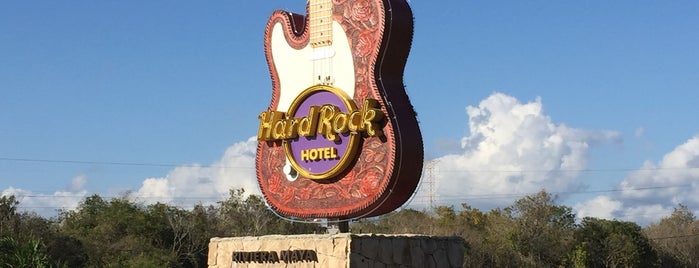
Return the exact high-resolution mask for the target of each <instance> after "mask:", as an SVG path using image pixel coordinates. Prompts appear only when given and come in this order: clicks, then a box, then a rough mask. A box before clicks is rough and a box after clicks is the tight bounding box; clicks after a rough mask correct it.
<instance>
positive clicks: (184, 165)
mask: <svg viewBox="0 0 699 268" xmlns="http://www.w3.org/2000/svg"><path fill="white" fill-rule="evenodd" d="M0 161H11V162H33V163H57V164H80V165H107V166H145V167H205V168H237V169H253V168H254V167H244V166H224V165H199V164H167V163H144V162H114V161H84V160H55V159H36V158H12V157H0Z"/></svg>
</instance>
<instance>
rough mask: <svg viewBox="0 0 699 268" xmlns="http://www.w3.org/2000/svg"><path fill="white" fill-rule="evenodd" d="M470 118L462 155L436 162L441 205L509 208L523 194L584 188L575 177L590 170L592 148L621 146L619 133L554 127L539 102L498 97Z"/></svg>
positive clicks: (470, 112)
mask: <svg viewBox="0 0 699 268" xmlns="http://www.w3.org/2000/svg"><path fill="white" fill-rule="evenodd" d="M466 114H467V116H468V127H469V129H470V134H469V136H467V137H464V138H463V139H462V140H461V151H460V152H459V153H454V154H449V155H446V156H443V157H440V158H437V159H435V160H434V161H435V163H436V164H435V166H436V168H435V169H436V170H438V172H437V174H436V175H435V177H436V194H437V196H438V199H439V200H441V201H442V202H443V201H446V202H451V203H452V204H459V203H463V202H466V203H469V204H470V205H472V206H475V207H480V208H486V209H487V208H492V207H495V206H503V205H509V204H511V203H512V202H513V201H514V200H515V199H517V198H520V197H521V195H518V194H529V193H535V192H537V191H540V190H542V189H544V190H547V191H549V192H560V191H572V190H576V189H579V188H580V187H581V186H582V185H581V184H580V183H579V182H578V181H576V178H577V177H578V175H579V173H580V171H581V170H584V169H585V168H586V167H587V160H588V151H589V150H590V147H591V146H595V145H598V144H601V143H609V142H621V135H620V134H619V133H618V132H615V131H593V130H584V129H576V128H571V127H568V126H566V125H565V124H556V123H554V122H553V120H552V119H551V118H550V117H549V116H547V115H546V114H544V111H543V105H542V103H541V99H539V98H537V99H536V100H534V101H532V102H528V103H521V102H520V101H518V100H517V99H516V98H514V97H512V96H508V95H505V94H501V93H494V94H492V95H491V96H489V97H488V98H486V99H485V100H483V101H481V102H480V104H479V105H478V106H468V107H467V108H466Z"/></svg>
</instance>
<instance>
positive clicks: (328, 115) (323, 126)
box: [318, 104, 340, 141]
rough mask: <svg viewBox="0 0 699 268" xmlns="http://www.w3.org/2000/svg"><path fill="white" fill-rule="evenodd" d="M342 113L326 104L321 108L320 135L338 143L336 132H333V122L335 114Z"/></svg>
mask: <svg viewBox="0 0 699 268" xmlns="http://www.w3.org/2000/svg"><path fill="white" fill-rule="evenodd" d="M338 112H340V111H339V109H338V108H337V107H335V106H334V105H330V104H326V105H323V107H321V108H320V125H318V134H322V135H323V136H325V138H327V139H328V140H331V141H336V140H338V139H339V137H338V136H337V135H335V132H333V126H332V120H333V117H335V113H338Z"/></svg>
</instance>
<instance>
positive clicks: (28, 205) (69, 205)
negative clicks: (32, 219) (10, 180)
mask: <svg viewBox="0 0 699 268" xmlns="http://www.w3.org/2000/svg"><path fill="white" fill-rule="evenodd" d="M86 184H87V177H85V176H77V177H75V178H73V179H72V180H71V182H70V185H68V187H67V189H66V190H61V191H56V192H54V193H52V194H43V193H35V192H32V191H29V190H24V189H19V188H14V187H9V188H7V189H5V190H3V191H2V193H0V196H9V195H14V196H15V197H16V198H17V201H19V202H20V203H19V208H20V209H23V210H27V211H34V212H36V213H37V214H39V215H41V216H44V217H53V216H56V215H57V212H58V210H71V209H75V208H76V207H77V206H78V204H79V203H80V201H82V200H83V199H84V198H85V197H87V195H88V192H87V190H86V189H85V185H86Z"/></svg>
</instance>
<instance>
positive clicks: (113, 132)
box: [0, 0, 699, 223]
mask: <svg viewBox="0 0 699 268" xmlns="http://www.w3.org/2000/svg"><path fill="white" fill-rule="evenodd" d="M411 5H412V8H413V12H414V15H415V36H414V42H413V48H412V51H411V54H410V57H409V59H408V65H407V67H406V73H405V78H404V80H405V84H406V85H407V91H408V93H409V94H410V96H411V98H412V102H413V105H414V106H415V109H416V110H417V112H418V114H419V120H420V123H421V128H422V132H423V139H424V141H425V151H426V157H427V159H428V160H431V161H435V163H437V164H436V168H435V170H434V171H435V172H434V173H433V174H434V175H433V176H432V177H433V178H434V179H435V180H437V181H436V185H437V188H436V189H434V190H433V191H434V192H435V194H436V195H437V197H436V200H437V202H438V203H439V204H456V205H457V207H458V204H460V203H462V202H468V203H472V204H476V205H477V206H479V207H482V208H490V207H495V206H504V205H508V204H509V203H510V202H511V201H512V200H513V199H514V198H518V197H520V196H521V195H523V194H527V193H531V192H535V191H537V190H538V189H547V190H549V191H551V192H554V193H559V197H560V200H561V202H563V203H564V204H566V205H570V206H573V207H575V208H576V211H578V213H579V214H580V215H592V216H599V217H606V218H619V219H626V220H634V221H637V222H639V223H648V222H652V221H653V220H655V219H657V218H658V217H662V216H665V215H667V214H668V213H669V212H671V211H672V207H673V206H674V205H676V203H678V202H681V203H684V204H685V205H688V206H689V208H690V209H692V210H694V211H699V199H697V198H693V197H692V196H695V195H696V196H699V182H697V181H699V160H698V159H699V145H697V144H695V143H696V142H695V140H699V124H697V120H696V114H698V112H699V108H698V107H697V104H699V90H697V87H699V53H697V49H696V48H697V47H699V34H697V33H699V2H696V1H663V2H661V1H613V2H609V1H526V2H522V1H439V2H435V1H425V0H413V1H411ZM304 6H305V3H304V1H289V0H274V1H272V0H265V1H211V2H207V3H198V2H197V3H195V2H184V1H148V2H143V1H102V2H95V1H71V3H70V4H67V3H60V2H52V1H38V2H37V1H31V2H26V1H24V2H5V3H2V4H0V191H3V193H13V194H16V195H18V196H21V197H23V199H22V200H23V204H24V206H25V207H26V208H27V209H34V210H39V209H53V208H55V207H65V208H71V207H74V206H75V204H76V202H77V201H79V200H80V199H81V198H83V197H84V196H86V195H89V194H92V193H98V194H102V195H105V196H119V195H123V194H125V193H127V192H131V194H132V195H133V196H135V198H141V199H140V200H142V201H144V202H153V201H164V202H171V203H174V204H180V205H183V206H186V205H188V204H191V203H192V202H200V201H201V202H213V201H215V200H217V198H222V197H225V194H226V192H227V189H226V188H229V187H248V188H250V189H249V192H256V191H257V190H256V189H254V186H255V185H254V183H252V182H254V181H253V179H254V164H252V163H254V161H251V157H252V156H254V151H251V149H250V148H251V147H252V148H253V149H254V141H251V140H249V138H250V137H252V136H254V135H255V134H256V131H257V115H258V114H259V112H261V111H262V110H264V109H265V108H266V107H267V105H268V104H269V98H270V95H271V82H270V79H269V72H268V70H267V65H266V62H265V59H264V54H263V47H262V36H263V31H264V26H265V24H266V23H267V19H268V17H269V15H270V14H271V12H272V11H273V10H275V9H286V10H292V11H296V12H304ZM467 107H470V108H468V109H467ZM467 110H469V112H468V113H467ZM532 122H533V123H532ZM552 137H556V138H555V139H558V140H560V143H552V144H554V145H552V146H550V147H546V148H543V147H542V146H543V145H542V144H549V143H547V142H548V141H552V140H555V139H553V138H552ZM524 144H532V145H531V146H529V147H526V146H525V147H522V146H524ZM555 144H558V145H555ZM551 163H553V164H551ZM561 163H564V164H561ZM651 173H653V174H651ZM251 181H252V182H251ZM197 185H198V186H197ZM455 185H458V186H459V187H454V186H455ZM641 188H642V189H646V188H652V189H650V190H639V189H641ZM192 189H194V190H192ZM622 189H626V190H622ZM421 190H422V191H423V192H422V193H421V194H418V195H417V197H416V198H415V199H414V200H413V203H412V204H411V205H412V206H416V207H420V206H424V205H425V204H426V201H425V200H426V198H424V196H425V195H426V193H425V191H426V188H424V187H423V188H422V189H421Z"/></svg>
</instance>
